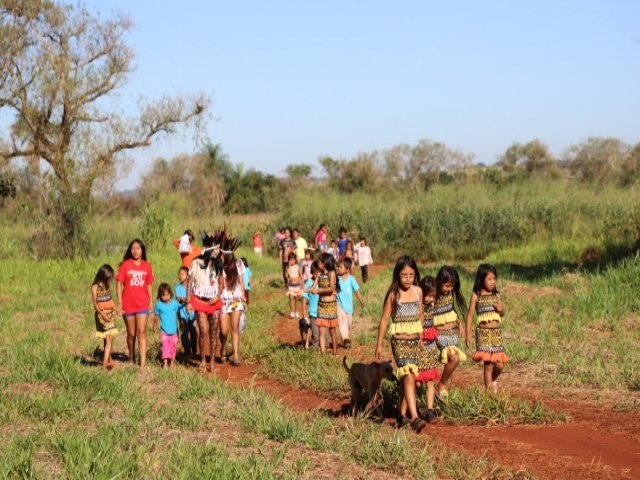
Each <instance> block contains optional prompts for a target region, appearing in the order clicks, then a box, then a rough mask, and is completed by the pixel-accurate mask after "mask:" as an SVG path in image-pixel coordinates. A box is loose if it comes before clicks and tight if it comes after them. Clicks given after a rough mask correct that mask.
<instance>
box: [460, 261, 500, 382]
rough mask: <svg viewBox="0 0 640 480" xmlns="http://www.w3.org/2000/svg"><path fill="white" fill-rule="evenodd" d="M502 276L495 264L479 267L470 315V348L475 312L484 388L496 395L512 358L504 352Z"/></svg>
mask: <svg viewBox="0 0 640 480" xmlns="http://www.w3.org/2000/svg"><path fill="white" fill-rule="evenodd" d="M497 280H498V274H497V273H496V269H495V267H494V266H493V265H489V264H488V263H483V264H482V265H480V266H479V267H478V271H477V273H476V281H475V283H474V284H473V293H472V294H471V300H470V301H469V311H468V312H467V339H466V340H467V347H469V344H470V343H471V323H472V321H473V312H474V311H475V313H476V314H477V316H478V326H477V327H476V353H474V354H473V360H474V361H476V362H484V386H485V388H486V389H487V390H489V389H491V391H492V392H493V393H496V392H497V391H498V377H499V376H500V374H501V373H502V369H503V368H504V364H505V363H507V362H508V361H509V357H507V355H506V354H505V353H504V347H503V346H502V333H501V331H500V321H501V319H502V317H504V306H503V305H502V301H501V300H500V294H499V293H498V290H497V289H496V283H497Z"/></svg>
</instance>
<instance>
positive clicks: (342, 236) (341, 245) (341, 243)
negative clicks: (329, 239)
mask: <svg viewBox="0 0 640 480" xmlns="http://www.w3.org/2000/svg"><path fill="white" fill-rule="evenodd" d="M349 241H350V238H349V235H347V229H346V228H345V227H340V230H338V240H337V241H336V244H337V246H338V260H342V259H343V258H344V253H345V251H346V250H347V243H348V242H349Z"/></svg>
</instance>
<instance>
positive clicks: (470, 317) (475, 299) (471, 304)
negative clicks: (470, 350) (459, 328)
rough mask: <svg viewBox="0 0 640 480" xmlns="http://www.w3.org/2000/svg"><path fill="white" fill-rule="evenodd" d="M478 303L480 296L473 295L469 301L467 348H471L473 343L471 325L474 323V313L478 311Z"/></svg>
mask: <svg viewBox="0 0 640 480" xmlns="http://www.w3.org/2000/svg"><path fill="white" fill-rule="evenodd" d="M477 302H478V295H476V293H475V292H473V294H472V295H471V300H469V309H468V310H467V338H466V340H465V343H466V344H467V347H469V346H470V343H471V325H472V323H473V312H475V311H476V303H477Z"/></svg>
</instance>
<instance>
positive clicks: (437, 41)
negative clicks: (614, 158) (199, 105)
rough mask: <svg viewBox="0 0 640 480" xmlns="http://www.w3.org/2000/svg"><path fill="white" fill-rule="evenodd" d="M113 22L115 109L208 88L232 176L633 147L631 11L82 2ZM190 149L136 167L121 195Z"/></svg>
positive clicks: (639, 132) (635, 12)
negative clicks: (125, 40) (333, 162)
mask: <svg viewBox="0 0 640 480" xmlns="http://www.w3.org/2000/svg"><path fill="white" fill-rule="evenodd" d="M87 6H88V7H89V8H90V9H94V8H97V9H98V10H99V12H100V13H101V15H103V16H109V15H111V14H112V13H113V12H118V11H119V12H123V13H126V14H127V15H129V16H130V17H131V18H132V19H133V20H134V22H135V27H134V29H133V31H132V32H131V35H130V36H129V40H130V44H131V46H132V47H133V48H134V50H135V52H136V63H137V69H136V71H135V72H134V73H133V74H132V75H131V81H130V83H129V85H128V86H127V88H126V90H125V91H124V92H123V94H122V95H123V97H122V98H125V99H126V98H129V97H130V98H132V101H133V99H134V98H135V97H136V96H138V95H145V96H147V97H150V98H154V97H158V96H160V95H161V94H163V93H171V92H197V91H200V90H204V91H206V92H209V93H210V94H211V95H212V97H213V110H212V113H213V117H214V120H213V121H212V122H211V123H210V124H209V127H208V135H209V138H210V140H211V141H212V142H214V143H220V144H222V147H223V149H224V151H225V152H226V153H227V154H228V155H229V158H230V160H231V161H232V162H234V163H242V164H244V165H245V167H246V168H255V169H258V170H261V171H263V172H267V173H273V174H276V175H284V169H285V167H286V166H287V165H289V164H300V163H306V164H311V165H313V166H314V173H315V174H316V175H318V174H321V173H322V170H321V168H320V166H319V164H318V158H319V157H320V156H322V155H331V156H334V157H342V158H350V157H352V156H353V155H355V154H356V153H358V152H367V151H372V150H376V149H386V148H390V147H391V146H393V145H395V144H399V143H408V144H415V143H416V142H417V141H418V140H420V139H424V138H428V139H430V140H434V141H440V142H444V143H446V144H447V145H448V146H449V147H451V148H455V149H459V150H462V151H464V152H467V153H474V154H475V160H474V161H475V162H484V163H493V162H494V161H495V160H496V156H498V155H500V154H501V153H503V152H504V151H505V150H506V149H507V147H509V145H511V144H512V143H513V142H528V141H530V140H533V139H534V138H539V139H541V140H542V141H543V142H545V143H547V144H548V145H549V146H550V147H551V150H552V152H553V153H554V154H556V155H561V154H562V153H563V152H564V150H565V149H566V148H568V147H570V146H571V145H573V144H576V143H580V142H582V141H584V140H586V139H587V138H588V137H589V136H614V137H617V138H620V139H621V140H623V141H625V142H627V143H631V144H635V143H637V142H640V129H639V126H640V122H639V120H640V22H639V19H640V1H637V0H612V1H607V2H605V1H585V0H583V1H557V0H556V1H547V0H544V1H536V2H513V1H506V0H505V1H500V2H499V1H484V2H480V1H477V0H473V1H472V0H466V1H456V2H435V1H426V0H425V1H405V2H403V1H399V2H390V1H334V0H330V1H326V0H325V1H322V2H305V1H237V2H236V1H234V2H226V1H225V2H221V1H184V2H175V1H171V2H169V1H164V0H163V1H151V0H135V1H131V0H90V1H88V2H87ZM197 148H198V147H196V146H195V145H194V144H193V140H192V138H191V136H190V135H185V136H184V137H182V138H177V139H175V140H172V141H169V142H164V143H162V144H161V145H159V146H156V147H153V148H151V149H148V150H147V151H146V152H144V153H137V154H135V155H134V159H135V162H136V166H135V168H134V171H133V174H132V175H130V176H129V178H127V179H125V180H123V181H121V182H120V183H119V186H120V188H132V187H134V186H135V185H136V184H137V182H138V180H139V175H140V173H141V172H144V171H146V170H147V169H148V168H149V165H150V163H151V160H152V159H153V158H155V157H157V156H164V157H165V158H170V157H171V156H173V155H175V154H177V153H180V152H186V153H191V152H193V151H194V150H195V149H197Z"/></svg>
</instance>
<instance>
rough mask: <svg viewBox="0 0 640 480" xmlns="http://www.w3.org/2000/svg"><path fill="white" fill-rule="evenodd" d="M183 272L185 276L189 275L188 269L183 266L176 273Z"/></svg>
mask: <svg viewBox="0 0 640 480" xmlns="http://www.w3.org/2000/svg"><path fill="white" fill-rule="evenodd" d="M183 270H184V271H185V272H187V274H189V269H188V268H187V267H185V266H184V265H183V266H182V267H180V268H179V269H178V273H180V272H182V271H183Z"/></svg>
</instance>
